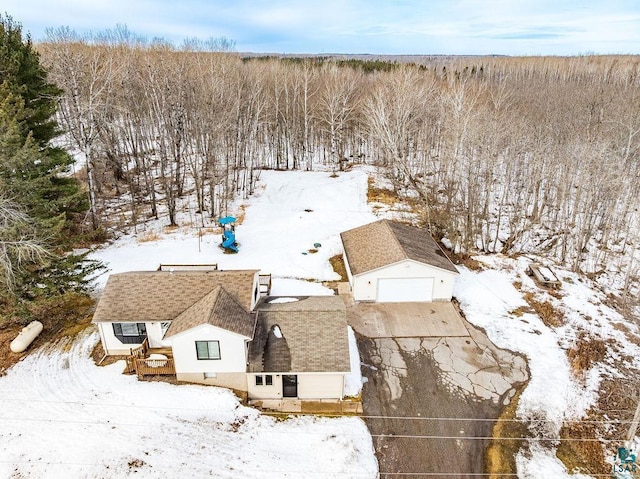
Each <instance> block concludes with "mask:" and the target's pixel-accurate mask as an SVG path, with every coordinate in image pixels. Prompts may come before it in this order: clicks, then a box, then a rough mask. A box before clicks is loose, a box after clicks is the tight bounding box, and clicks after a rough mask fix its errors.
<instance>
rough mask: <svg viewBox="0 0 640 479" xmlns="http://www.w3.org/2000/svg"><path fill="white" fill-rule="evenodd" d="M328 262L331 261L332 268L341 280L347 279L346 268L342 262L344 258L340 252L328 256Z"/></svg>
mask: <svg viewBox="0 0 640 479" xmlns="http://www.w3.org/2000/svg"><path fill="white" fill-rule="evenodd" d="M329 263H331V266H332V267H333V270H334V271H335V272H336V273H338V274H339V275H340V280H341V281H349V277H348V276H347V268H346V266H345V264H344V258H343V257H342V255H341V254H337V255H335V256H332V257H331V258H329Z"/></svg>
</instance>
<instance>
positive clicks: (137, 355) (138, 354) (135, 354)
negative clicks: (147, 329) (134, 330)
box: [124, 338, 149, 373]
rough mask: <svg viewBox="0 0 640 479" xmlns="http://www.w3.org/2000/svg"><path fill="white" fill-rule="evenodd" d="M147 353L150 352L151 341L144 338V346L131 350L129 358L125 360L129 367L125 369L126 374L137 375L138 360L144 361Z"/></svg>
mask: <svg viewBox="0 0 640 479" xmlns="http://www.w3.org/2000/svg"><path fill="white" fill-rule="evenodd" d="M147 351H149V339H148V338H144V341H142V344H141V345H140V346H138V347H137V348H131V349H130V350H129V353H130V354H129V357H127V358H126V359H125V361H126V363H127V365H126V367H125V369H124V372H125V373H135V372H136V365H135V360H136V359H142V358H144V357H145V356H146V355H147Z"/></svg>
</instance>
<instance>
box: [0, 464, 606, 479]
mask: <svg viewBox="0 0 640 479" xmlns="http://www.w3.org/2000/svg"><path fill="white" fill-rule="evenodd" d="M0 464H20V465H30V466H38V465H43V466H79V467H87V466H89V467H105V468H106V467H108V466H112V464H108V463H105V464H99V463H95V462H62V461H61V462H51V461H10V460H4V459H3V460H0ZM147 465H148V466H149V468H150V469H183V468H185V467H188V468H190V469H193V468H194V466H193V465H180V466H171V465H155V464H147ZM143 467H144V466H143ZM143 467H140V468H137V467H132V469H142V468H143ZM203 468H205V469H210V467H206V466H205V467H203ZM229 472H231V471H229ZM233 472H235V473H256V474H262V475H263V476H264V474H265V473H266V471H265V470H264V469H238V470H235V471H233ZM268 472H269V473H276V474H283V475H284V476H285V477H287V476H288V475H294V476H293V477H295V475H299V474H305V475H309V474H313V475H323V476H327V475H333V476H336V475H337V476H348V477H372V476H373V474H375V475H376V477H378V478H380V477H386V476H395V477H401V476H423V477H439V476H445V477H461V476H470V477H489V476H491V477H518V475H517V474H516V473H504V472H502V473H500V472H499V473H488V472H444V471H443V472H398V471H395V472H376V473H368V472H356V471H353V472H347V471H318V470H313V471H308V470H291V469H288V470H277V469H271V468H269V471H268ZM588 475H589V476H590V477H611V473H609V474H593V473H589V474H588ZM536 477H552V478H555V477H556V475H555V474H537V475H536Z"/></svg>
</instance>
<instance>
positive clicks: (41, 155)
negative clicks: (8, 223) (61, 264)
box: [0, 15, 87, 242]
mask: <svg viewBox="0 0 640 479" xmlns="http://www.w3.org/2000/svg"><path fill="white" fill-rule="evenodd" d="M0 65H2V66H3V67H2V68H0V110H1V111H0V160H1V161H0V188H2V190H3V191H4V194H5V195H6V196H8V197H10V198H14V199H19V201H20V204H21V205H22V206H24V207H25V208H26V212H27V213H28V214H29V215H30V216H31V217H33V218H34V219H36V220H37V221H38V222H39V223H40V225H41V226H42V228H44V229H45V230H46V233H47V235H48V236H53V237H54V240H55V241H56V242H64V240H65V239H67V238H68V234H66V233H68V232H69V231H70V230H71V229H72V226H73V225H72V221H73V217H74V215H76V214H79V213H81V212H84V211H86V209H87V201H86V196H85V195H84V193H83V192H82V190H81V188H80V183H79V182H78V180H76V179H75V178H73V177H72V176H70V175H69V174H68V171H69V168H70V166H71V164H72V163H73V159H72V158H71V157H70V156H69V154H67V153H66V152H65V151H64V150H62V149H60V148H57V147H53V146H51V140H52V139H54V138H55V137H56V136H57V135H58V134H59V133H60V132H59V131H58V127H57V124H56V122H55V117H54V115H55V112H56V108H57V98H58V96H59V95H61V94H62V90H60V89H59V88H58V87H57V86H55V85H53V84H52V83H49V82H48V81H47V72H46V71H45V70H44V68H43V67H42V66H41V65H40V61H39V56H38V53H37V52H36V50H35V49H34V47H33V45H32V43H31V39H30V38H29V37H28V36H27V38H26V40H23V39H22V27H21V26H20V25H19V24H18V23H16V22H14V21H13V19H12V18H11V17H8V16H7V17H3V16H1V15H0ZM63 233H65V234H63Z"/></svg>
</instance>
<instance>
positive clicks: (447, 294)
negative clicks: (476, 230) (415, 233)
mask: <svg viewBox="0 0 640 479" xmlns="http://www.w3.org/2000/svg"><path fill="white" fill-rule="evenodd" d="M456 276H457V275H456V274H455V273H453V272H450V271H446V270H442V269H439V268H434V267H433V266H429V265H427V264H423V263H419V262H417V261H413V260H405V261H402V262H400V263H395V264H392V265H389V266H385V267H382V268H378V269H376V270H374V271H368V272H366V273H362V274H359V275H356V276H355V277H354V279H353V286H352V289H353V297H354V299H355V300H356V301H376V298H377V293H378V279H382V278H385V279H392V278H398V279H400V278H433V293H432V297H433V301H451V296H453V283H454V280H455V277H456Z"/></svg>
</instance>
